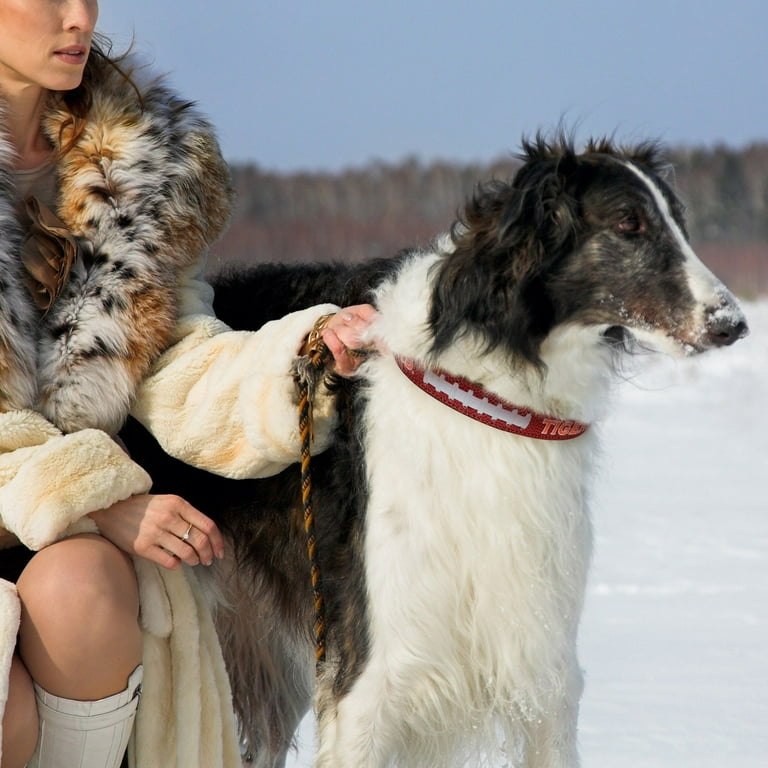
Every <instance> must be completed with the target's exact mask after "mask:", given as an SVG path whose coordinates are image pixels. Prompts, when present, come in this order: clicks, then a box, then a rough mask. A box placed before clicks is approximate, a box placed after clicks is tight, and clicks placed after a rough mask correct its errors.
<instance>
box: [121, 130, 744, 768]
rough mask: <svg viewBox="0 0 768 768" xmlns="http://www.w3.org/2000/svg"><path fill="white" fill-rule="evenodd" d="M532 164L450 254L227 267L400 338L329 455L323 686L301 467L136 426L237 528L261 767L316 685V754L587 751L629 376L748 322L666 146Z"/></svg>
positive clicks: (242, 307)
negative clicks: (676, 184) (272, 467)
mask: <svg viewBox="0 0 768 768" xmlns="http://www.w3.org/2000/svg"><path fill="white" fill-rule="evenodd" d="M521 158H522V160H523V164H522V166H521V167H520V169H519V171H518V172H517V173H516V175H515V176H514V178H513V179H512V180H511V181H508V182H506V181H505V182H502V181H493V182H490V183H487V184H486V185H484V186H481V187H480V188H478V190H477V192H476V194H475V195H474V196H473V197H472V199H471V200H470V201H469V202H468V203H467V205H466V208H465V209H464V211H463V213H462V215H461V217H460V219H459V220H458V221H457V222H456V223H455V224H454V226H453V227H452V229H451V231H450V233H449V234H447V235H445V236H442V237H440V238H438V239H437V240H436V241H435V243H434V245H433V246H432V247H430V248H428V249H423V250H412V251H407V252H403V253H401V254H398V255H397V256H396V257H394V258H392V259H391V260H383V261H377V262H374V263H370V264H361V265H357V266H341V265H338V264H327V265H313V266H297V267H295V268H293V267H280V266H267V267H264V268H261V269H260V268H255V269H252V270H249V271H245V272H241V273H236V274H234V275H233V276H230V278H228V279H225V280H222V281H220V282H219V284H218V287H217V303H216V307H217V311H218V313H219V315H220V316H221V317H222V318H223V319H224V320H225V321H227V322H229V323H230V324H231V325H233V326H235V327H238V328H256V327H258V326H259V325H261V324H262V323H263V322H264V321H265V320H267V319H269V318H270V317H273V316H277V315H281V314H283V313H285V312H287V311H289V310H292V309H295V308H299V307H302V306H307V305H310V304H312V303H313V302H318V301H320V300H322V301H333V302H337V303H338V304H340V305H345V304H350V303H357V302H361V301H372V302H373V303H374V304H375V305H376V307H377V308H378V310H379V312H380V315H379V317H378V320H377V321H376V324H375V328H374V329H373V333H374V335H375V336H376V338H377V339H378V340H379V345H380V347H381V349H382V350H384V351H382V352H381V353H380V354H377V355H374V356H371V357H370V358H369V359H368V360H366V361H365V362H364V363H363V365H362V366H361V370H360V373H359V375H358V376H357V377H356V378H355V379H354V380H351V381H343V382H338V384H337V386H338V387H339V403H340V405H339V407H340V411H341V417H340V421H339V427H338V431H337V436H336V441H335V444H334V445H333V447H332V448H331V449H330V450H328V451H327V452H326V453H324V454H322V455H320V456H318V457H316V458H314V459H313V463H312V468H313V484H314V496H313V498H314V504H313V507H314V509H315V515H316V518H317V522H316V525H317V548H318V549H317V551H318V556H319V569H320V574H321V577H322V587H323V594H324V597H325V604H326V617H325V620H326V656H325V660H324V661H323V662H322V663H320V664H319V666H318V670H317V679H316V680H315V670H314V661H313V658H314V657H313V642H314V640H313V635H312V631H311V627H312V622H313V614H312V603H311V592H310V586H309V566H308V564H307V561H306V553H305V545H304V542H303V529H302V523H301V514H302V513H301V506H300V494H299V471H298V469H297V468H295V467H292V468H290V469H289V470H287V471H286V472H284V473H283V474H281V475H279V476H277V477H276V478H271V479H269V480H266V481H239V482H233V481H226V480H222V479H220V478H213V477H211V476H210V475H205V474H203V473H196V472H194V471H193V470H190V469H189V468H186V467H181V466H179V465H178V464H176V463H174V462H172V461H170V462H169V461H168V460H167V459H165V458H164V457H162V455H160V454H159V453H155V454H152V455H150V454H151V453H152V447H151V445H150V444H149V443H148V442H145V443H144V444H143V445H142V444H140V442H141V441H138V442H136V441H134V440H133V439H129V441H128V442H129V445H131V448H132V450H133V451H134V453H135V454H136V455H138V456H139V458H143V459H144V460H145V462H146V463H148V464H149V466H150V469H151V470H152V471H154V472H155V476H156V478H157V480H158V487H159V489H160V490H173V491H175V492H178V493H180V494H182V495H185V496H187V497H188V498H189V500H190V501H191V502H192V503H195V504H197V505H198V506H199V507H200V508H201V509H203V511H205V512H207V513H208V514H210V515H211V516H213V517H214V518H215V519H216V520H217V521H219V523H220V524H221V525H222V527H223V528H224V530H225V532H226V533H227V535H228V536H229V537H230V539H231V541H232V544H233V549H234V557H233V559H232V560H231V562H230V563H229V565H228V567H225V568H223V569H222V570H219V571H218V574H217V578H218V581H219V584H220V586H221V588H222V590H223V592H224V595H225V598H226V600H227V601H228V604H229V607H228V608H227V607H225V608H222V609H221V610H220V611H219V615H218V624H219V628H220V632H221V638H222V642H223V647H224V650H225V656H226V658H227V663H228V665H229V670H230V675H231V678H232V684H233V689H234V695H235V703H236V706H237V708H238V714H239V717H240V719H241V722H242V726H243V734H244V738H245V739H247V741H248V742H249V744H250V749H251V752H252V760H253V762H254V763H255V764H256V765H257V766H263V767H265V768H266V767H269V768H273V767H274V766H280V765H283V762H284V759H285V754H286V750H287V749H288V746H289V744H290V741H291V737H292V733H293V731H294V729H295V727H296V725H297V723H298V722H299V720H300V719H301V717H302V716H303V714H304V713H305V712H306V711H307V710H308V708H309V707H310V703H311V696H312V692H313V691H314V696H315V708H316V713H317V717H318V753H317V759H316V765H317V766H318V768H331V767H332V768H389V767H390V766H401V767H408V768H416V767H418V768H447V766H460V765H461V766H464V765H472V766H476V765H480V764H481V763H483V761H488V762H493V761H494V760H497V759H498V757H494V753H495V751H496V749H497V747H498V748H500V749H501V750H502V751H503V753H504V755H505V758H504V759H505V760H506V764H510V765H516V766H517V765H521V766H526V767H527V768H574V766H577V765H578V754H577V744H576V742H577V738H576V729H577V712H578V707H579V698H580V694H581V689H582V680H581V672H580V668H579V664H578V661H577V656H576V635H577V625H578V622H579V615H580V612H581V609H582V601H583V596H584V589H585V582H586V578H587V567H588V563H589V560H590V550H591V538H592V534H591V529H590V515H589V497H590V485H591V483H592V479H593V474H594V472H593V465H594V463H595V458H596V449H597V444H598V424H599V422H600V420H601V418H602V417H603V416H604V414H605V411H606V406H607V403H608V401H609V391H610V384H611V379H612V378H615V377H614V376H613V374H614V373H615V372H616V371H617V368H618V367H619V366H620V362H621V361H620V358H621V356H622V355H623V354H624V353H626V352H628V351H632V349H633V348H634V347H638V346H641V345H642V346H643V347H649V346H650V347H654V348H657V349H659V350H663V351H664V352H667V353H670V354H672V355H679V356H685V355H694V354H697V353H700V352H704V351H705V350H708V349H711V348H713V347H722V346H725V345H729V344H731V343H732V342H734V341H736V340H737V339H739V338H741V337H742V336H743V335H744V334H745V333H746V322H745V319H744V316H743V315H742V312H741V311H740V309H739V307H738V305H737V302H736V301H735V300H734V298H733V297H732V296H731V294H730V293H729V292H728V291H727V290H726V288H725V287H724V286H723V285H722V284H721V283H720V282H719V281H718V280H717V279H716V278H715V277H714V276H713V275H712V274H711V273H710V272H709V271H708V270H707V269H706V267H704V265H703V264H702V263H701V262H700V261H699V259H698V258H697V257H696V255H695V253H694V252H693V250H692V248H691V246H690V244H689V242H688V238H687V235H686V230H685V224H684V221H683V212H682V206H681V204H680V202H679V201H678V199H677V197H676V196H675V194H674V193H673V191H672V190H671V189H670V187H669V186H668V185H667V183H666V182H665V181H664V179H663V176H664V174H663V171H664V166H663V165H662V164H661V161H660V156H659V153H658V151H657V149H656V147H655V146H653V145H651V144H644V145H640V146H636V147H632V148H620V147H617V146H615V145H614V144H613V143H612V142H609V141H597V142H592V143H590V144H589V145H588V146H587V147H586V149H585V150H583V151H581V152H577V151H576V150H575V148H574V147H573V146H572V144H571V142H570V141H568V140H566V139H562V138H556V139H554V140H551V141H550V140H546V139H544V138H542V137H537V138H535V139H533V140H531V141H527V142H524V145H523V152H522V155H521ZM499 745H500V747H499ZM497 754H498V753H497ZM493 764H496V765H498V764H500V763H498V762H493Z"/></svg>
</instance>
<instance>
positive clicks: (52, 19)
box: [0, 0, 99, 93]
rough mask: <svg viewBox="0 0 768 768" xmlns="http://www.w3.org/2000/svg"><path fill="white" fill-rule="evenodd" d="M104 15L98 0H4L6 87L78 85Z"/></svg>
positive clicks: (0, 79)
mask: <svg viewBox="0 0 768 768" xmlns="http://www.w3.org/2000/svg"><path fill="white" fill-rule="evenodd" d="M98 15H99V4H98V0H0V90H2V91H6V92H8V93H11V92H14V91H17V90H19V89H20V88H23V87H25V86H29V85H32V86H38V87H40V88H47V89H49V90H53V91H68V90H71V89H72V88H76V87H77V86H78V85H79V84H80V81H81V80H82V77H83V68H84V67H85V62H86V60H87V58H88V53H89V51H90V47H91V38H92V36H93V30H94V27H95V25H96V18H97V17H98Z"/></svg>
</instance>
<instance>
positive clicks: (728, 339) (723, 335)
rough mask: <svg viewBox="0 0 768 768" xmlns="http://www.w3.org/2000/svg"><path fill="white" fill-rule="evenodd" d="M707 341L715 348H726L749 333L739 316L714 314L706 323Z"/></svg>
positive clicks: (724, 313) (722, 313) (744, 322)
mask: <svg viewBox="0 0 768 768" xmlns="http://www.w3.org/2000/svg"><path fill="white" fill-rule="evenodd" d="M707 333H708V334H709V340H710V342H711V343H712V345H713V346H715V347H727V346H729V345H731V344H733V343H734V342H735V341H738V340H739V339H743V338H744V337H745V336H746V335H747V334H748V333H749V327H748V326H747V322H746V320H744V318H743V317H741V316H740V315H735V316H734V315H732V314H729V313H727V312H722V311H720V312H716V313H715V314H714V315H713V316H712V317H711V318H710V321H709V323H707Z"/></svg>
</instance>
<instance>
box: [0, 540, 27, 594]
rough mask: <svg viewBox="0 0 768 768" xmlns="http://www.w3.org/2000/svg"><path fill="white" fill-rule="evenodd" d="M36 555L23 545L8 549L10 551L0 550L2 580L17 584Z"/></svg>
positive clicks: (0, 574)
mask: <svg viewBox="0 0 768 768" xmlns="http://www.w3.org/2000/svg"><path fill="white" fill-rule="evenodd" d="M34 554H35V553H34V552H33V551H32V550H31V549H27V548H26V547H25V546H24V545H23V544H19V545H18V546H15V547H8V549H0V579H5V580H6V581H12V582H13V583H14V584H15V583H16V581H17V580H18V578H19V576H20V575H21V572H22V571H23V570H24V568H26V566H27V563H28V562H29V561H30V560H31V559H32V557H33V556H34Z"/></svg>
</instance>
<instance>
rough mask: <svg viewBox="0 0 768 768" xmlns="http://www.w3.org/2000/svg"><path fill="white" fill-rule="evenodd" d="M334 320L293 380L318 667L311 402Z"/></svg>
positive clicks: (316, 334)
mask: <svg viewBox="0 0 768 768" xmlns="http://www.w3.org/2000/svg"><path fill="white" fill-rule="evenodd" d="M332 317H333V315H332V314H330V315H323V316H322V317H320V318H318V320H317V322H316V323H315V325H314V327H313V328H312V330H311V331H310V332H309V335H308V336H307V341H306V344H305V354H304V355H302V356H301V357H300V358H299V359H298V361H297V363H296V366H295V370H294V379H295V381H296V386H297V388H298V391H299V433H300V436H301V500H302V505H303V509H304V533H305V535H306V538H307V555H308V556H309V568H310V576H311V582H312V600H313V603H314V610H315V625H314V633H315V663H316V664H317V665H318V666H319V665H320V664H321V663H322V662H323V661H324V660H325V601H324V599H323V586H322V580H321V578H320V566H319V564H318V559H317V539H316V537H315V514H314V511H313V509H312V474H311V472H310V455H311V444H312V440H313V439H314V430H313V420H312V403H313V402H314V397H315V390H316V388H317V384H318V382H319V381H320V380H321V379H322V377H323V375H324V373H325V364H326V363H327V362H328V360H329V352H328V347H327V346H326V345H325V342H324V341H323V337H322V335H321V331H322V330H323V328H325V326H326V325H327V324H328V321H329V320H330V319H331V318H332Z"/></svg>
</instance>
